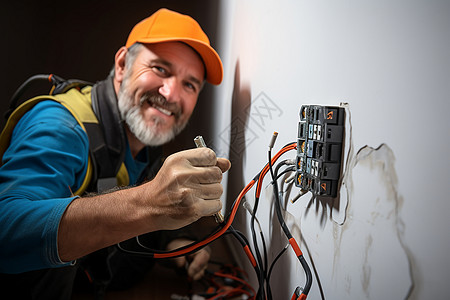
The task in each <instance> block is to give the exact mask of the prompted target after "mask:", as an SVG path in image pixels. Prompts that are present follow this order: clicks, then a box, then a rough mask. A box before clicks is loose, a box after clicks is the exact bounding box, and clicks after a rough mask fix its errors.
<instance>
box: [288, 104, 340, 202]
mask: <svg viewBox="0 0 450 300" xmlns="http://www.w3.org/2000/svg"><path fill="white" fill-rule="evenodd" d="M344 124H345V110H344V108H342V107H336V106H320V105H302V107H301V108H300V122H299V123H298V135H297V139H298V140H297V167H296V168H297V171H296V172H297V176H296V180H295V184H296V186H297V187H300V188H302V189H303V190H307V191H310V192H312V193H313V194H316V195H320V196H328V197H336V196H337V191H338V184H339V179H340V176H341V165H342V148H343V140H344V132H345V131H344Z"/></svg>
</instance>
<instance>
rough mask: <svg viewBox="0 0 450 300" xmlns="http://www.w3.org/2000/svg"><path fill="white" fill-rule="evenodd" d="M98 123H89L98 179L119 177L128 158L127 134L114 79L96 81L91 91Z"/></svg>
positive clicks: (90, 140)
mask: <svg viewBox="0 0 450 300" xmlns="http://www.w3.org/2000/svg"><path fill="white" fill-rule="evenodd" d="M91 99H92V109H93V110H94V113H95V115H96V116H97V118H98V121H99V123H98V124H93V123H90V124H87V126H85V128H86V131H87V133H88V136H89V147H90V148H91V151H92V153H93V155H94V159H95V161H96V168H97V170H96V171H97V178H108V177H115V176H116V174H117V172H118V171H119V168H120V166H121V165H122V163H123V161H124V159H125V147H126V134H125V128H124V126H123V122H122V120H121V118H120V113H119V109H118V104H117V97H116V93H115V91H114V88H113V82H112V78H107V79H106V80H104V81H100V82H98V83H96V84H95V85H94V86H93V87H92V92H91Z"/></svg>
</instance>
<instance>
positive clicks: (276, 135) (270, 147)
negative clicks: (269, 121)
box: [269, 131, 278, 150]
mask: <svg viewBox="0 0 450 300" xmlns="http://www.w3.org/2000/svg"><path fill="white" fill-rule="evenodd" d="M277 137H278V132H276V131H274V132H273V135H272V139H271V140H270V143H269V149H270V150H272V148H273V146H274V145H275V141H276V140H277Z"/></svg>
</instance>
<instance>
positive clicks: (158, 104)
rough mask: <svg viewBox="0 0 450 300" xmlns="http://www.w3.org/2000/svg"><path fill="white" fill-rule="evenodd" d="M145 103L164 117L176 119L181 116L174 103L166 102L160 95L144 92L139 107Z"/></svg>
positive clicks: (178, 108)
mask: <svg viewBox="0 0 450 300" xmlns="http://www.w3.org/2000/svg"><path fill="white" fill-rule="evenodd" d="M145 102H146V103H148V105H150V106H151V107H153V108H154V109H156V110H158V111H159V112H160V113H162V114H163V115H165V116H168V117H171V116H174V117H175V118H178V117H179V116H180V115H181V110H180V107H178V105H177V104H176V103H169V102H167V100H166V98H164V96H162V95H161V94H158V93H155V92H151V91H150V92H146V93H144V95H142V97H141V105H142V104H144V103H145Z"/></svg>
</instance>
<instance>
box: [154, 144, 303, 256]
mask: <svg viewBox="0 0 450 300" xmlns="http://www.w3.org/2000/svg"><path fill="white" fill-rule="evenodd" d="M296 147H297V143H291V144H289V145H287V146H285V147H283V148H282V149H281V150H280V151H278V153H277V154H276V155H275V156H274V157H273V158H272V160H271V163H272V165H273V164H274V163H275V162H276V161H277V160H278V158H279V157H280V156H281V155H283V154H284V153H286V152H287V151H290V150H293V149H295V148H296ZM268 171H269V164H267V165H266V166H265V167H264V168H263V170H262V171H261V173H260V175H259V178H258V184H257V192H256V193H257V197H259V195H260V193H261V188H262V184H261V182H262V180H263V178H264V176H266V174H267V172H268ZM255 183H256V180H255V179H252V180H251V181H250V182H249V183H248V184H247V185H246V186H245V188H244V189H243V190H242V191H241V192H240V194H239V196H238V198H237V200H236V203H235V205H234V206H233V209H232V211H231V214H230V217H229V218H228V221H227V222H226V224H225V225H224V226H223V227H222V228H221V229H220V230H219V231H218V232H216V233H215V234H213V235H211V236H210V237H208V238H206V239H204V240H203V241H200V242H198V243H196V244H194V245H192V246H189V247H187V248H184V249H182V250H177V251H173V252H167V253H154V254H153V257H155V258H170V257H175V256H181V255H185V254H187V253H189V252H192V251H194V250H196V249H197V248H199V247H202V246H205V245H207V244H209V243H210V242H212V241H214V240H215V239H217V238H218V237H220V236H221V235H223V234H224V233H225V232H226V231H227V230H228V228H229V227H230V226H231V224H232V223H233V221H234V217H235V215H236V212H237V210H238V208H239V204H240V203H241V200H242V198H243V197H244V196H245V194H247V192H248V191H249V190H250V189H251V188H252V187H253V185H254V184H255Z"/></svg>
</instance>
